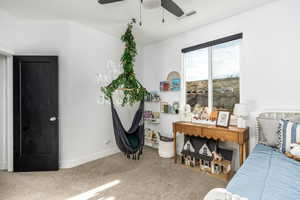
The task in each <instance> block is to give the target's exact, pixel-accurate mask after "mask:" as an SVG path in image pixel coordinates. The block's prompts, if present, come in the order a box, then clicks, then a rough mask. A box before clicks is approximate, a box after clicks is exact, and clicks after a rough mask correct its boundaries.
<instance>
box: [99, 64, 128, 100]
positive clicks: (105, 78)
mask: <svg viewBox="0 0 300 200" xmlns="http://www.w3.org/2000/svg"><path fill="white" fill-rule="evenodd" d="M121 73H122V72H121V65H120V64H116V63H115V62H114V61H112V60H108V61H107V63H106V66H105V69H104V72H102V73H98V74H97V76H96V81H97V85H98V86H99V88H101V87H105V86H107V85H109V84H110V83H111V82H112V81H113V80H115V79H116V78H117V77H118V76H119V75H120V74H121ZM113 98H114V104H115V105H121V104H122V99H123V92H122V91H121V90H116V91H115V92H114V94H113ZM98 103H99V104H106V103H107V104H109V100H107V99H105V95H104V93H103V92H102V91H101V90H100V96H99V99H98Z"/></svg>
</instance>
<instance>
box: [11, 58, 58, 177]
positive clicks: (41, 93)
mask: <svg viewBox="0 0 300 200" xmlns="http://www.w3.org/2000/svg"><path fill="white" fill-rule="evenodd" d="M13 62H14V63H13V80H14V81H13V84H14V86H13V88H14V90H13V95H14V100H13V101H14V102H13V107H14V171H17V172H18V171H48V170H58V156H59V151H58V146H59V145H58V144H59V143H58V125H59V124H58V57H57V56H14V59H13Z"/></svg>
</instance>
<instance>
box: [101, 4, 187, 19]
mask: <svg viewBox="0 0 300 200" xmlns="http://www.w3.org/2000/svg"><path fill="white" fill-rule="evenodd" d="M119 1H124V0H98V3H100V4H110V3H115V2H119ZM140 1H141V5H143V6H144V7H145V8H148V9H154V8H159V7H162V8H163V9H165V10H167V11H169V12H170V13H171V14H173V15H175V16H176V17H182V16H183V15H184V12H183V10H182V9H181V8H180V7H179V6H178V5H177V4H176V3H175V2H174V1H173V0H140Z"/></svg>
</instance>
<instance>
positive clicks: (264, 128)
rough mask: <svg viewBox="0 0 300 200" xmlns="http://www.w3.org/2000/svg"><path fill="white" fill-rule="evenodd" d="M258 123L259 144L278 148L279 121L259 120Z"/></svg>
mask: <svg viewBox="0 0 300 200" xmlns="http://www.w3.org/2000/svg"><path fill="white" fill-rule="evenodd" d="M257 122H258V128H259V135H258V137H259V138H258V140H259V143H260V144H264V145H267V146H270V147H277V146H278V143H279V140H278V134H276V133H277V131H278V125H279V120H276V119H268V118H258V119H257Z"/></svg>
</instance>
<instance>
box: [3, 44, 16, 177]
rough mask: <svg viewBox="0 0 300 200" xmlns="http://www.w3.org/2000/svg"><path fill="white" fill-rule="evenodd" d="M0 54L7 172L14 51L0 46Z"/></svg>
mask: <svg viewBox="0 0 300 200" xmlns="http://www.w3.org/2000/svg"><path fill="white" fill-rule="evenodd" d="M0 54H1V55H3V56H5V57H6V59H5V66H4V67H5V69H4V71H5V74H4V79H5V99H4V105H5V108H4V109H5V114H4V115H5V117H4V130H5V132H4V144H3V145H1V146H3V155H4V156H6V161H5V162H4V166H2V168H3V169H7V170H8V171H9V172H12V171H13V76H12V72H13V67H12V66H13V55H14V52H13V51H11V50H8V49H3V48H0Z"/></svg>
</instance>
